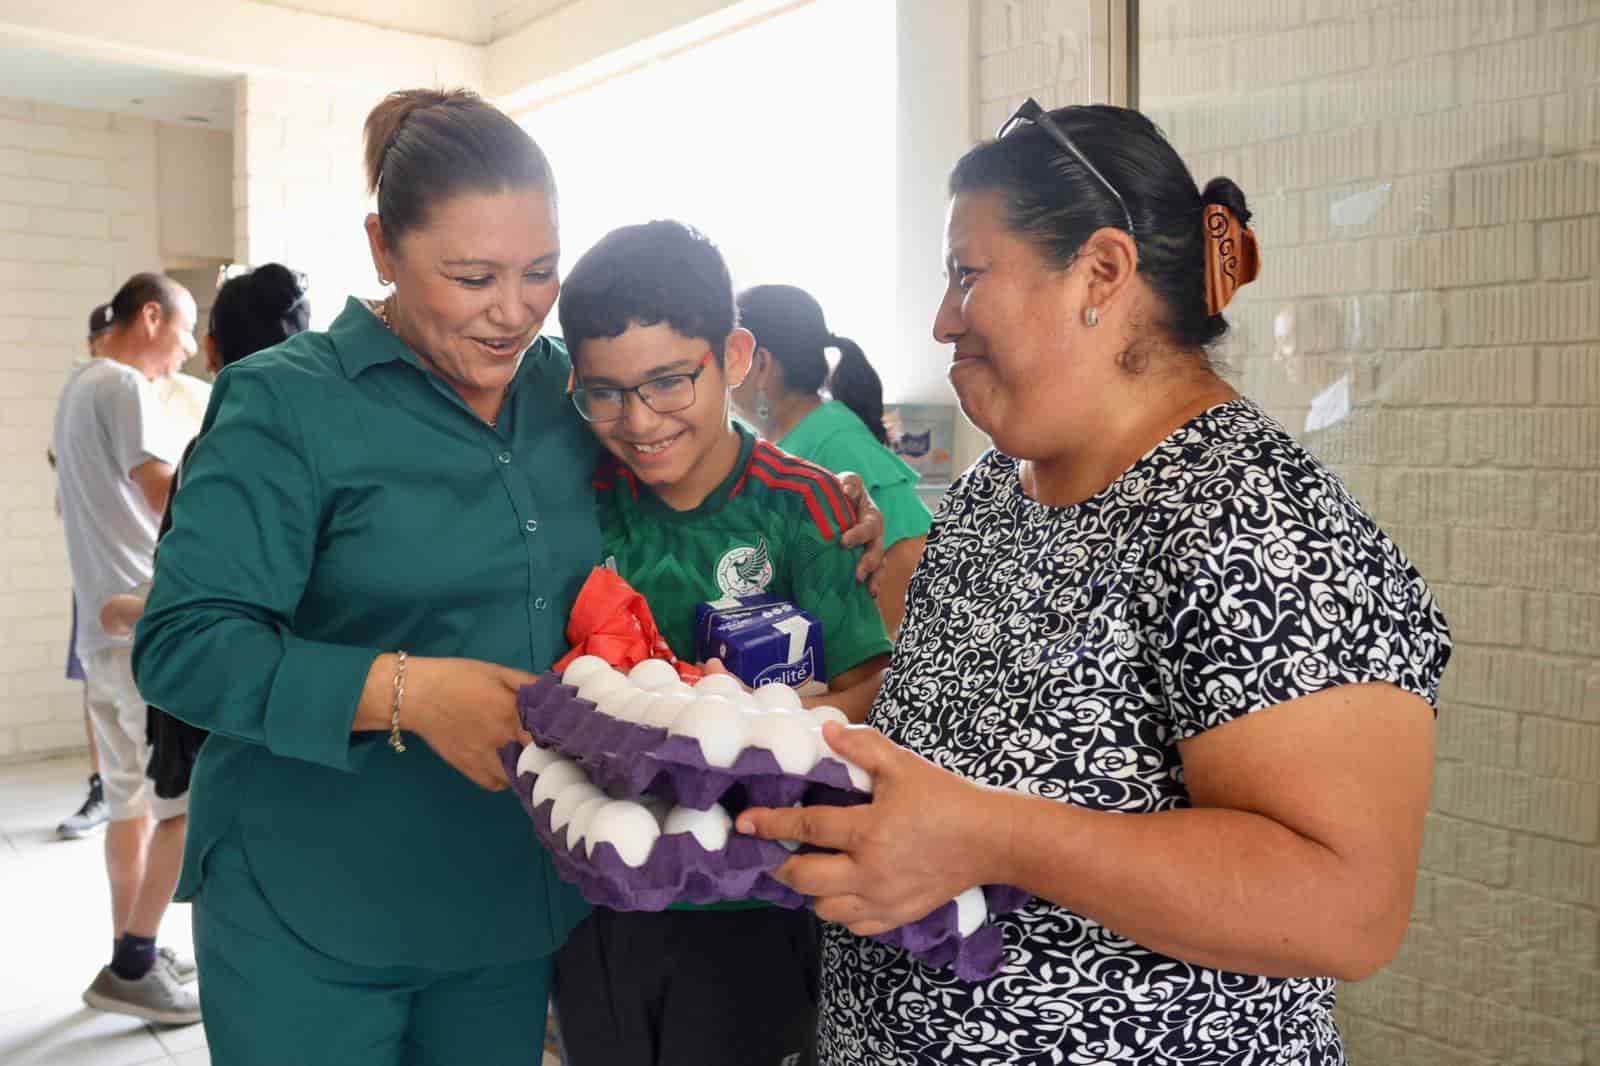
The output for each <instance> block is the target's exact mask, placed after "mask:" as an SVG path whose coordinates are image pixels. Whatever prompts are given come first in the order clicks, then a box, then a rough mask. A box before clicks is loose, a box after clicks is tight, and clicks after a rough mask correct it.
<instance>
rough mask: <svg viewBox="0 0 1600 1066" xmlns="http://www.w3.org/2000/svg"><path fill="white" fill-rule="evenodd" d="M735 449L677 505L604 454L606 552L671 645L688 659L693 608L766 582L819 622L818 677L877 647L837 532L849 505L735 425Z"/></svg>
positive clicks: (868, 606)
mask: <svg viewBox="0 0 1600 1066" xmlns="http://www.w3.org/2000/svg"><path fill="white" fill-rule="evenodd" d="M735 428H736V429H737V431H738V433H739V437H740V449H739V460H738V462H736V463H735V464H734V467H733V471H732V473H730V474H729V475H728V477H727V479H726V480H724V481H723V483H722V484H721V485H719V486H717V488H716V490H715V491H714V492H712V493H711V495H710V496H708V497H706V499H705V502H703V503H702V504H700V506H698V507H696V508H694V509H693V510H689V511H675V510H673V509H672V508H670V507H668V506H667V505H666V504H665V503H663V502H662V501H661V498H660V497H659V496H657V495H656V494H655V493H654V492H652V491H651V490H650V489H649V487H648V486H645V485H643V484H641V483H640V482H639V481H638V479H637V478H636V477H635V476H634V475H633V472H632V471H631V470H629V469H628V468H627V467H626V466H625V465H623V464H622V463H620V462H618V461H617V460H615V459H612V458H609V457H608V458H606V459H605V460H603V461H602V462H601V464H600V468H599V470H598V471H597V473H596V475H595V490H596V493H597V495H598V497H599V501H600V528H601V535H602V536H603V538H604V542H605V554H606V555H607V556H608V557H609V558H611V559H613V560H615V563H616V567H617V571H618V573H620V574H621V575H622V576H623V578H624V579H626V580H627V582H628V583H629V584H630V585H632V586H633V587H634V588H635V589H637V590H638V591H639V592H640V593H641V594H642V595H643V596H644V598H645V600H646V601H647V602H648V603H649V604H650V613H651V614H653V615H654V616H655V619H656V624H657V625H659V626H660V627H661V633H662V635H663V636H664V637H666V638H667V643H668V644H670V645H671V646H672V650H673V652H674V653H675V654H676V655H677V656H678V657H679V658H681V659H686V660H689V661H691V662H693V661H694V660H695V659H696V658H697V656H696V654H695V640H694V609H695V606H696V605H697V604H700V603H703V602H705V601H707V600H716V599H721V598H723V597H725V596H748V595H753V594H755V593H758V592H765V593H770V594H772V595H774V596H778V597H780V598H782V599H785V600H788V601H789V602H790V603H793V604H794V605H795V606H797V607H799V608H800V609H801V610H804V611H807V612H809V613H810V614H811V615H813V616H814V617H815V618H816V619H817V621H818V622H819V623H820V624H821V626H822V650H823V657H824V659H825V660H826V664H827V672H828V677H829V678H830V679H831V678H834V677H838V676H839V675H840V674H842V673H845V672H846V671H848V670H851V669H853V668H855V667H857V666H860V665H861V664H862V663H864V662H866V661H867V660H868V659H872V658H874V657H876V656H879V655H887V654H888V653H889V650H890V645H889V638H888V637H887V636H886V635H885V633H884V628H883V618H882V616H881V615H879V614H878V605H877V603H876V602H874V600H873V599H872V596H871V595H870V594H869V593H868V592H867V589H866V586H864V585H861V584H859V583H857V581H856V579H855V566H856V560H857V557H858V556H859V555H860V552H859V551H850V550H846V549H845V548H843V547H841V546H840V544H839V538H840V536H841V535H842V534H843V532H844V531H845V530H846V529H848V528H849V527H850V526H851V525H852V524H853V523H854V521H855V514H854V512H853V510H852V509H851V507H850V504H849V502H848V501H847V500H846V499H845V497H844V494H843V492H841V491H840V489H839V482H838V481H837V480H836V479H835V478H834V476H833V475H832V474H830V473H828V472H827V471H826V470H823V469H822V468H821V467H819V466H816V465H814V464H812V463H808V462H805V461H804V460H801V459H796V458H795V457H794V456H792V455H789V454H787V453H785V452H782V451H779V450H778V449H777V448H775V447H773V446H772V445H771V444H768V443H767V442H766V441H763V440H757V439H755V437H754V436H753V435H752V434H751V433H750V432H749V431H748V430H747V429H745V428H744V427H743V426H737V427H735Z"/></svg>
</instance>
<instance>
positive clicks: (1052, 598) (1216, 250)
mask: <svg viewBox="0 0 1600 1066" xmlns="http://www.w3.org/2000/svg"><path fill="white" fill-rule="evenodd" d="M1029 104H1030V105H1032V102H1031V101H1030V102H1029ZM950 190H951V202H950V210H949V216H948V220H947V226H946V264H945V266H946V269H947V270H948V274H949V287H948V289H947V290H946V294H945V298H944V301H943V303H942V304H941V306H940V308H939V312H938V316H937V318H936V320H935V322H934V332H935V334H936V336H937V337H938V339H939V340H940V341H942V342H944V343H947V344H949V345H951V346H952V348H953V362H952V365H951V368H950V379H951V382H952V384H953V385H954V387H955V390H956V393H957V394H958V396H959V398H960V401H961V406H962V409H963V410H964V411H965V412H966V414H967V416H968V417H969V418H971V419H972V421H973V422H974V423H975V424H977V425H978V426H979V427H980V428H982V429H983V430H984V431H986V432H987V433H989V434H990V436H991V437H992V438H993V441H994V445H995V446H994V449H993V450H992V451H990V452H988V453H987V454H986V455H984V456H983V457H982V458H980V459H979V460H978V461H977V463H976V464H974V466H973V467H972V468H971V469H970V470H968V471H967V472H966V473H965V474H964V475H963V476H962V477H961V479H960V480H959V481H958V482H957V484H956V485H955V486H954V487H952V489H951V490H950V493H949V494H948V496H947V497H946V499H945V501H944V503H943V505H942V506H941V508H940V511H939V514H938V516H937V518H936V519H935V524H934V528H933V531H932V533H931V535H930V537H929V540H928V545H927V552H926V554H925V556H924V558H923V561H922V564H921V566H920V568H919V569H918V570H917V572H916V575H915V576H914V578H913V579H912V582H911V586H910V590H909V594H908V609H907V615H906V620H905V624H904V628H903V629H902V630H901V633H900V638H899V643H898V645H897V647H896V649H895V655H894V661H893V665H892V667H891V671H890V675H889V678H888V680H887V682H886V684H885V686H884V689H883V691H882V693H881V695H880V696H879V698H878V701H877V703H876V704H875V705H874V707H873V710H872V714H871V717H870V718H869V719H868V724H869V725H870V726H873V727H876V731H874V730H871V729H855V730H839V729H836V728H833V727H830V728H829V731H828V732H829V738H828V739H829V742H830V743H832V744H833V745H834V747H835V748H837V749H838V750H839V751H841V752H843V753H844V754H846V755H848V756H850V757H851V758H853V759H854V760H856V761H857V762H858V763H860V764H861V765H863V766H865V767H866V768H867V769H868V770H870V771H872V772H873V773H874V774H875V776H876V790H875V793H874V798H873V802H872V803H871V804H869V805H866V806H863V807H857V808H852V809H844V808H802V809H790V810H786V811H752V812H749V814H747V815H746V816H744V817H742V818H741V819H740V828H741V829H743V830H744V831H746V832H756V833H759V834H760V835H762V836H768V837H772V838H777V839H798V840H803V841H808V842H811V843H814V844H817V845H820V846H823V847H826V848H832V849H837V850H838V851H839V852H840V853H839V854H834V855H827V854H809V855H801V856H797V857H795V858H793V859H791V860H790V861H789V863H788V864H787V865H786V866H785V867H784V868H783V869H782V871H781V876H782V877H783V879H784V880H785V881H787V882H788V883H789V884H791V885H792V886H794V887H795V888H796V889H798V890H799V891H801V892H804V893H806V894H809V895H812V896H815V897H816V900H817V903H816V909H817V912H818V913H819V914H820V915H821V916H822V917H823V918H825V919H828V920H829V921H830V922H831V923H835V924H830V925H829V926H828V936H827V943H826V948H825V956H824V965H825V976H824V979H823V986H824V987H823V1004H822V1028H821V1033H820V1045H821V1060H822V1062H823V1063H825V1064H826V1066H847V1064H849V1066H854V1064H866V1063H872V1064H874V1066H878V1064H884V1063H935V1062H937V1063H941V1064H948V1063H974V1064H976V1063H998V1062H1006V1063H1063V1062H1064V1063H1077V1064H1089V1063H1118V1064H1122V1063H1140V1064H1169V1063H1183V1064H1206V1066H1211V1064H1223V1063H1226V1064H1230V1066H1258V1064H1259V1066H1267V1064H1287V1063H1296V1064H1314V1066H1331V1064H1339V1063H1343V1062H1344V1061H1345V1055H1344V1049H1343V1045H1342V1043H1341V1041H1340V1038H1339V1033H1338V1030H1337V1028H1336V1026H1335V1024H1334V1017H1333V998H1334V980H1335V979H1346V980H1354V979H1359V978H1362V977H1365V976H1367V975H1369V974H1371V973H1373V972H1374V971H1375V970H1377V969H1378V968H1380V967H1381V966H1383V965H1384V964H1385V963H1386V962H1387V961H1388V959H1389V958H1390V957H1391V956H1392V955H1393V954H1394V952H1395V951H1396V950H1397V948H1398V946H1399V944H1400V941H1401V938H1402V936H1403V935H1404V931H1405V927H1406V922H1407V918H1408V915H1409V912H1410V907H1411V898H1412V890H1413V885H1414V882H1415V880H1416V868H1417V857H1418V851H1419V849H1420V846H1421V835H1422V822H1423V814H1424V812H1425V810H1426V808H1427V802H1428V794H1429V785H1430V776H1431V763H1432V759H1433V744H1434V715H1433V711H1432V709H1431V707H1430V704H1432V703H1434V702H1435V701H1436V699H1437V693H1438V685H1439V680H1440V676H1441V674H1442V672H1443V669H1444V665H1445V662H1446V660H1447V659H1448V657H1449V653H1450V638H1449V632H1448V629H1447V627H1446V625H1445V620H1444V618H1443V616H1442V615H1441V613H1440V612H1439V609H1438V607H1437V605H1436V604H1435V602H1434V599H1433V596H1432V595H1431V593H1430V592H1429V591H1428V588H1427V586H1426V585H1425V584H1424V583H1423V580H1422V578H1421V577H1420V576H1419V575H1418V573H1417V572H1416V570H1415V569H1414V568H1413V567H1412V566H1411V565H1410V563H1409V562H1407V560H1406V558H1405V557H1404V555H1402V554H1401V552H1400V551H1399V549H1397V548H1396V547H1395V545H1394V544H1393V543H1392V542H1391V541H1390V540H1389V539H1388V538H1387V537H1386V536H1384V534H1383V533H1382V531H1380V530H1379V529H1378V527H1377V526H1376V525H1375V524H1374V522H1373V521H1372V519H1371V518H1370V517H1369V516H1368V515H1367V514H1366V513H1365V512H1364V511H1363V510H1362V508H1361V506H1360V505H1359V504H1358V503H1357V502H1356V501H1355V500H1354V499H1353V498H1352V497H1351V496H1350V494H1349V492H1348V491H1347V490H1346V489H1345V487H1344V485H1343V483H1342V482H1341V481H1340V480H1339V479H1338V477H1337V476H1335V475H1334V474H1333V473H1331V472H1330V471H1328V470H1327V469H1326V468H1324V467H1323V466H1322V465H1321V464H1320V463H1318V461H1317V460H1316V459H1315V458H1313V457H1312V456H1311V455H1310V454H1309V453H1308V452H1307V451H1306V450H1305V449H1304V448H1302V447H1301V446H1300V445H1298V444H1297V443H1296V442H1295V441H1294V440H1293V439H1292V438H1291V437H1290V436H1289V434H1288V433H1287V432H1286V431H1285V430H1284V429H1283V428H1282V427H1281V426H1279V425H1278V424H1277V423H1276V422H1274V421H1273V420H1272V419H1271V418H1269V417H1268V416H1267V415H1266V414H1265V413H1263V412H1262V410H1261V409H1260V408H1259V407H1257V406H1256V405H1255V404H1254V403H1252V402H1251V401H1249V400H1247V399H1243V398H1241V397H1240V396H1239V394H1238V393H1236V392H1235V391H1234V390H1233V388H1232V387H1230V386H1229V385H1228V384H1227V383H1226V382H1225V381H1224V380H1223V379H1222V378H1221V377H1219V376H1218V375H1217V373H1216V372H1215V370H1214V368H1213V366H1212V365H1211V363H1210V361H1209V360H1208V358H1207V350H1208V348H1209V347H1210V346H1211V345H1213V344H1214V343H1215V342H1216V341H1217V340H1218V339H1219V338H1220V337H1221V336H1222V335H1223V334H1224V332H1225V331H1226V330H1227V322H1226V320H1225V319H1224V318H1223V316H1222V313H1221V311H1222V307H1223V306H1224V305H1225V304H1226V302H1227V300H1228V297H1229V296H1231V295H1232V292H1233V289H1234V288H1236V287H1237V286H1238V285H1240V284H1243V283H1245V282H1247V281H1249V280H1250V278H1251V277H1253V276H1254V271H1255V244H1254V237H1253V236H1252V235H1251V233H1250V231H1249V229H1248V228H1247V226H1246V223H1248V221H1249V218H1250V215H1249V211H1248V208H1247V207H1246V205H1245V200H1244V195H1243V193H1241V192H1240V191H1239V189H1238V188H1237V186H1235V185H1234V184H1233V183H1232V182H1231V181H1228V180H1227V179H1221V178H1219V179H1216V180H1214V181H1212V182H1211V183H1210V184H1208V185H1207V186H1206V189H1205V191H1204V193H1202V192H1200V191H1199V190H1198V189H1197V188H1196V186H1195V183H1194V180H1193V178H1192V177H1191V176H1190V174H1189V171H1188V169H1187V168H1186V167H1185V165H1184V163H1183V162H1182V160H1181V159H1179V158H1178V156H1177V154H1176V153H1175V152H1174V151H1173V149H1172V147H1171V146H1170V145H1169V144H1168V143H1167V142H1166V140H1165V139H1164V138H1163V137H1162V136H1161V134H1160V132H1159V131H1158V130H1157V129H1156V128H1155V127H1154V126H1153V125H1152V124H1151V123H1150V122H1149V121H1148V120H1147V119H1146V118H1144V117H1143V116H1142V115H1139V114H1138V113H1136V112H1132V111H1127V110H1123V109H1119V108H1110V107H1073V108H1065V109H1062V110H1059V111H1054V112H1048V113H1045V112H1043V111H1041V110H1039V109H1038V108H1037V105H1032V106H1031V107H1030V106H1025V107H1024V108H1023V109H1022V110H1021V111H1019V112H1018V115H1017V116H1016V117H1014V118H1013V120H1012V121H1010V122H1008V123H1007V124H1006V126H1005V127H1004V128H1003V129H1002V130H1001V133H1000V136H999V137H998V138H997V139H996V140H994V141H991V142H986V143H984V144H981V145H979V146H978V147H976V148H974V149H973V150H972V151H971V152H969V153H968V154H967V155H966V157H964V158H963V159H962V160H961V161H960V163H958V164H957V166H956V168H955V171H954V173H953V175H952V177H951V181H950ZM880 734H881V735H880ZM990 883H1001V884H1011V885H1017V886H1019V887H1021V888H1023V889H1025V890H1026V891H1028V892H1031V893H1033V894H1034V896H1035V897H1037V898H1036V899H1035V900H1034V902H1032V903H1030V904H1029V905H1028V906H1027V907H1025V908H1024V909H1023V910H1022V911H1020V912H1019V913H1017V914H1014V915H1010V916H1007V917H1004V918H1001V919H998V921H999V923H1000V925H1001V926H1002V928H1003V931H1004V933H1005V945H1006V949H1005V961H1004V964H1003V967H1002V969H1001V972H1000V973H999V974H998V975H997V976H996V977H994V978H993V979H991V980H989V981H986V982H983V983H980V984H976V985H964V984H961V983H960V982H958V981H957V980H956V979H955V978H954V977H952V976H951V975H949V974H947V973H944V972H941V971H935V970H931V969H927V968H925V967H923V966H921V965H920V964H918V963H916V962H914V961H913V960H911V959H910V958H909V957H908V956H905V955H904V954H902V953H900V952H898V951H895V950H893V949H890V948H887V947H884V946H882V945H879V944H877V943H875V942H873V941H870V940H866V939H863V937H865V936H867V935H870V934H873V933H878V932H881V931H883V930H886V929H889V928H892V927H894V926H897V925H900V924H902V923H905V922H908V921H911V920H914V919H916V918H919V917H921V916H922V915H924V914H927V913H929V912H930V911H931V910H933V909H934V908H935V907H937V906H939V905H940V904H942V903H944V902H945V901H946V900H949V899H950V898H952V897H953V896H955V895H956V894H957V893H959V892H961V891H963V890H965V889H966V888H968V887H970V886H972V885H978V884H990Z"/></svg>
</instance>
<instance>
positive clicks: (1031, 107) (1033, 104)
mask: <svg viewBox="0 0 1600 1066" xmlns="http://www.w3.org/2000/svg"><path fill="white" fill-rule="evenodd" d="M1025 122H1026V123H1029V124H1031V125H1034V126H1038V127H1039V128H1040V129H1041V130H1044V132H1045V135H1046V136H1047V137H1049V138H1050V139H1051V140H1052V141H1055V142H1056V143H1057V144H1059V145H1060V146H1061V147H1063V148H1065V149H1066V150H1067V151H1068V152H1070V153H1071V154H1072V158H1074V159H1076V160H1077V161H1078V162H1079V163H1082V164H1083V169H1085V170H1087V171H1088V172H1089V173H1091V174H1093V175H1094V176H1095V177H1096V178H1097V179H1098V180H1099V182H1100V184H1101V185H1104V186H1105V187H1106V192H1108V193H1110V194H1111V198H1112V199H1114V200H1116V201H1117V206H1118V207H1120V208H1122V217H1123V220H1124V221H1126V222H1127V224H1128V235H1129V236H1130V237H1131V236H1133V212H1132V211H1129V210H1128V201H1126V200H1124V199H1123V198H1122V194H1121V193H1120V192H1118V191H1117V187H1116V186H1115V185H1113V184H1111V182H1109V181H1107V180H1106V176H1105V175H1104V174H1102V173H1100V169H1099V168H1098V167H1096V166H1095V165H1094V164H1093V163H1091V162H1089V157H1088V156H1086V155H1084V154H1083V152H1081V151H1079V149H1078V146H1077V145H1075V144H1073V143H1072V138H1071V137H1068V136H1067V133H1066V131H1065V130H1063V129H1062V128H1061V127H1060V126H1058V125H1056V124H1055V121H1054V120H1053V119H1051V117H1050V115H1049V113H1048V112H1047V111H1045V109H1044V108H1042V107H1040V106H1039V101H1037V100H1035V99H1034V98H1033V97H1031V96H1030V97H1028V98H1027V99H1026V100H1024V101H1023V102H1022V106H1021V107H1019V108H1017V110H1016V111H1015V112H1014V113H1013V114H1012V116H1011V117H1010V118H1008V119H1006V120H1005V122H1004V123H1002V124H1001V126H1000V132H999V133H996V134H995V135H994V139H995V140H997V141H999V140H1004V139H1005V136H1006V134H1008V133H1011V132H1014V131H1015V130H1016V128H1017V127H1018V126H1021V125H1022V124H1023V123H1025Z"/></svg>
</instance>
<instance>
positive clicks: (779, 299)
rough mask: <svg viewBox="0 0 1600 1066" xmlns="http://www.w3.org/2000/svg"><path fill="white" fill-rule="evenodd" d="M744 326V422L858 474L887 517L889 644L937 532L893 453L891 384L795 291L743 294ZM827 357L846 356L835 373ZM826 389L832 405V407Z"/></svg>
mask: <svg viewBox="0 0 1600 1066" xmlns="http://www.w3.org/2000/svg"><path fill="white" fill-rule="evenodd" d="M739 324H740V325H741V326H743V327H744V328H745V329H748V330H749V331H750V332H751V333H752V334H753V335H754V336H755V339H756V350H755V354H754V356H753V357H752V359H751V366H750V373H749V374H747V375H745V379H744V381H743V383H741V384H740V385H739V387H738V388H736V389H734V390H733V399H734V403H735V404H737V405H738V408H739V413H740V415H742V416H743V417H745V418H747V419H749V420H750V421H751V422H752V423H753V424H754V425H755V426H756V427H757V428H758V429H759V430H760V431H761V433H762V434H763V435H764V436H766V437H767V438H768V439H769V440H771V441H773V442H774V443H776V444H777V445H778V447H780V448H782V449H784V450H785V451H787V452H790V453H791V454H793V455H797V456H800V457H801V458H804V459H809V460H811V461H812V462H814V463H816V464H818V465H819V466H822V467H824V468H826V469H828V470H832V471H835V472H839V471H843V470H850V471H854V472H855V473H857V474H860V475H861V480H862V481H864V482H865V483H866V485H867V489H868V491H870V492H871V493H872V498H873V500H874V501H875V502H876V503H877V505H878V506H879V507H880V508H882V509H883V521H884V531H883V543H884V545H885V547H887V548H888V556H887V558H886V559H885V561H884V572H883V578H882V582H881V584H880V586H879V589H878V607H879V610H881V611H882V613H883V623H884V625H885V626H887V627H888V630H889V634H890V636H893V635H894V634H895V633H896V632H898V631H899V629H900V619H901V618H902V617H904V616H905V610H906V602H905V601H906V585H907V584H908V583H909V582H910V580H911V572H912V571H913V570H915V569H916V568H917V563H918V561H919V560H921V558H922V546H923V544H924V543H925V542H926V540H927V537H928V530H929V529H930V528H931V527H932V525H933V519H932V516H930V515H929V514H928V508H927V505H926V504H924V503H923V502H922V498H921V497H919V496H918V495H917V472H916V471H915V470H913V469H911V467H909V466H907V465H906V462H905V460H903V459H901V458H900V457H899V456H898V455H896V454H894V452H892V451H890V450H889V448H888V444H889V436H888V433H887V432H886V431H885V430H884V426H883V383H882V382H880V381H879V380H878V373H877V371H875V370H873V369H872V364H871V363H869V362H867V357H866V354H865V353H864V352H862V350H861V347H860V345H858V344H856V342H855V341H852V340H850V339H849V338H847V337H839V336H835V335H834V334H833V332H832V331H831V330H829V329H828V325H827V322H825V321H824V320H823V316H822V307H821V305H819V304H818V303H817V301H816V300H815V299H813V298H812V296H811V294H810V293H808V292H806V291H805V290H804V289H798V288H795V287H794V286H793V285H757V286H755V287H754V288H751V289H746V290H744V292H742V293H740V294H739ZM827 348H837V349H838V350H839V361H838V363H837V365H835V366H834V368H833V370H832V372H831V373H830V372H829V370H828V358H827V355H826V354H825V352H824V349H827ZM824 387H826V389H827V391H828V393H829V395H830V396H831V397H832V399H829V400H824V399H823V397H822V391H823V389H824Z"/></svg>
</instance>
